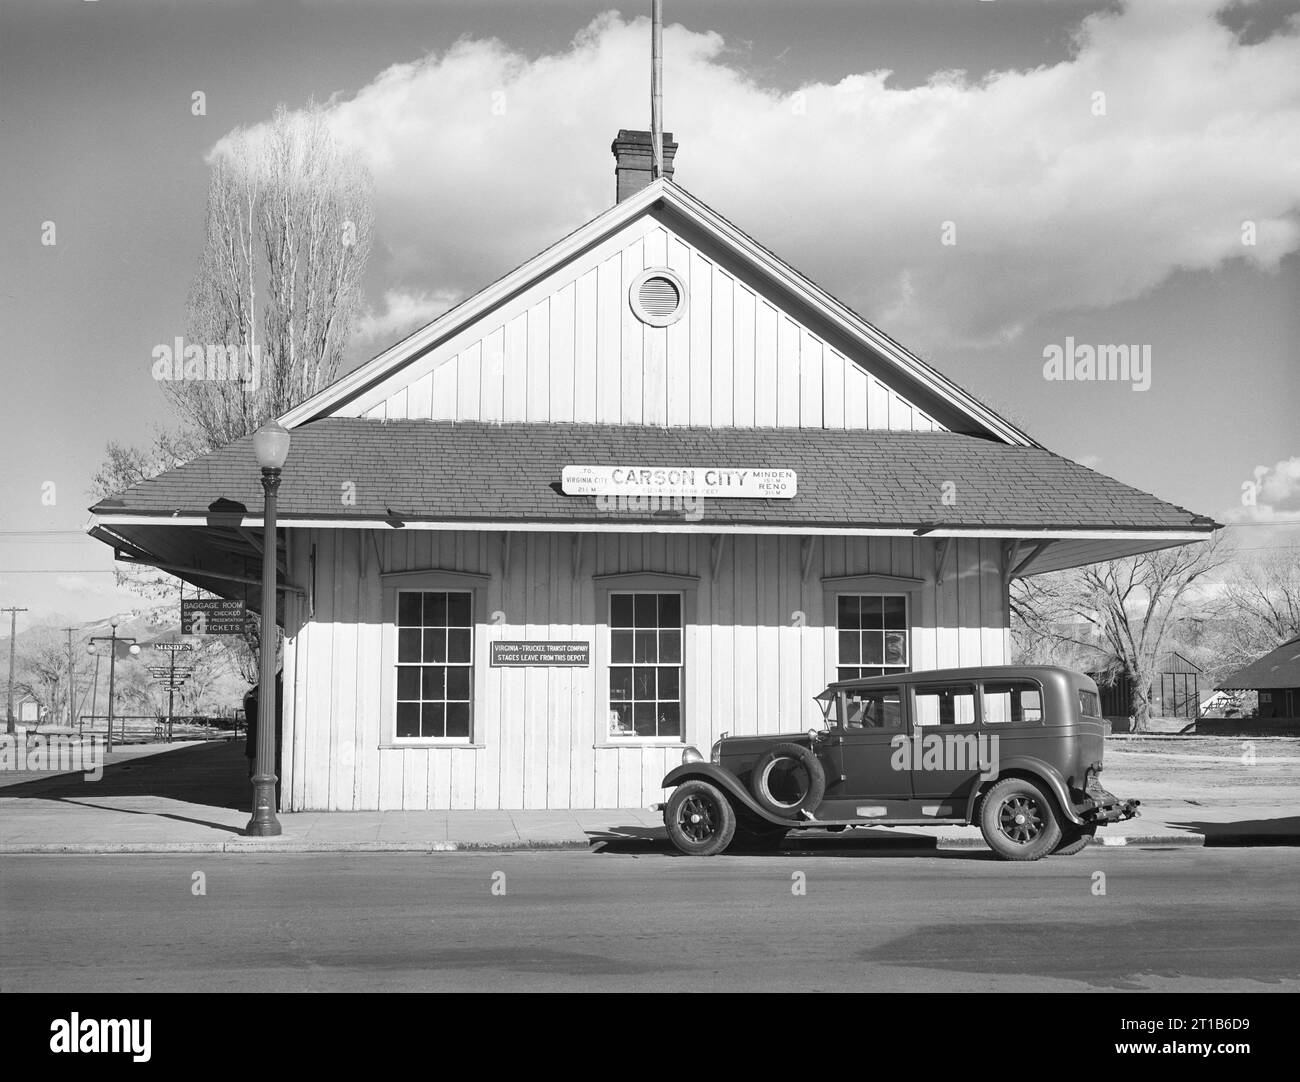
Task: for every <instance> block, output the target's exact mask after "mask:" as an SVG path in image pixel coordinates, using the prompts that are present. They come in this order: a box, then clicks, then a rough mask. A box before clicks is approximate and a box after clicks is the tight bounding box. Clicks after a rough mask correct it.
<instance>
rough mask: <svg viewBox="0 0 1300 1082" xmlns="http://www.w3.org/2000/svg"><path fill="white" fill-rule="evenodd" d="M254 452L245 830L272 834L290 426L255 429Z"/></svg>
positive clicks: (253, 834) (276, 827)
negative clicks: (256, 623)
mask: <svg viewBox="0 0 1300 1082" xmlns="http://www.w3.org/2000/svg"><path fill="white" fill-rule="evenodd" d="M253 453H254V454H255V455H256V456H257V464H258V465H259V466H261V468H262V491H263V493H264V500H263V507H262V634H261V639H262V657H261V664H260V665H259V666H258V669H259V679H258V687H257V736H256V745H255V748H254V751H255V753H256V759H255V760H254V766H253V814H252V817H251V818H250V819H249V820H248V826H247V827H245V828H244V833H245V834H246V835H249V836H250V837H256V838H270V837H275V836H276V835H278V834H279V833H280V820H279V819H277V818H276V816H275V811H276V809H275V782H276V776H275V768H276V762H275V736H276V733H275V708H276V703H275V638H276V631H275V629H276V622H275V588H276V551H277V545H276V537H275V500H276V493H277V491H278V490H279V488H280V470H281V468H282V467H283V466H284V461H285V459H286V458H288V457H289V432H288V430H287V429H286V428H284V427H283V426H282V425H280V424H279V423H278V422H276V421H268V422H267V423H266V424H264V425H263V426H262V427H261V428H259V429H258V430H257V431H256V432H254V433H253Z"/></svg>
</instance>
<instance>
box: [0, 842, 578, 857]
mask: <svg viewBox="0 0 1300 1082" xmlns="http://www.w3.org/2000/svg"><path fill="white" fill-rule="evenodd" d="M592 844H593V843H592V842H591V841H590V840H587V839H584V840H582V841H578V840H577V839H573V840H571V841H517V842H451V841H447V842H312V841H300V840H297V839H293V838H287V839H284V840H276V839H272V838H241V839H239V840H238V841H227V842H103V843H89V842H43V843H35V842H33V843H30V844H29V843H25V842H12V843H5V844H0V856H16V855H23V854H29V855H30V854H47V855H48V854H57V853H63V854H67V855H69V856H93V855H115V856H121V855H128V854H147V853H475V852H480V853H498V852H511V851H532V852H545V851H548V850H586V849H590V848H591V846H592Z"/></svg>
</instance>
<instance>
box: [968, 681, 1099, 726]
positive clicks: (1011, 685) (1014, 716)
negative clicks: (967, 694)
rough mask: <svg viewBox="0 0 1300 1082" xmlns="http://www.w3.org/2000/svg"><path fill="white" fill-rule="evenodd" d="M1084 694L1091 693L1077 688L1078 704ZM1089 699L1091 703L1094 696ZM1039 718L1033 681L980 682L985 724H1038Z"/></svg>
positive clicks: (1038, 699) (1040, 703) (1039, 698)
mask: <svg viewBox="0 0 1300 1082" xmlns="http://www.w3.org/2000/svg"><path fill="white" fill-rule="evenodd" d="M1085 695H1092V692H1091V691H1082V690H1081V691H1080V692H1079V702H1080V704H1083V702H1084V699H1083V697H1084V696H1085ZM1092 698H1093V701H1094V702H1095V701H1096V699H1097V696H1096V695H1092ZM1084 712H1085V713H1086V712H1087V711H1086V710H1085V711H1084ZM1042 721H1043V693H1042V692H1041V691H1040V690H1039V689H1038V685H1037V684H1031V683H1029V682H1028V681H1027V680H1005V681H1003V680H999V681H992V680H990V681H987V682H986V683H985V684H984V724H985V725H1041V724H1042Z"/></svg>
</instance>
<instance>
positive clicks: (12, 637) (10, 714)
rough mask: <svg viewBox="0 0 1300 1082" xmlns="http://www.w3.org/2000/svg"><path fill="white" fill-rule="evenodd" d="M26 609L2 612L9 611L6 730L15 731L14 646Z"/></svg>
mask: <svg viewBox="0 0 1300 1082" xmlns="http://www.w3.org/2000/svg"><path fill="white" fill-rule="evenodd" d="M26 611H27V610H26V609H19V608H5V609H0V612H7V613H9V707H8V710H7V711H6V712H5V719H6V721H5V732H6V733H12V732H14V731H15V730H14V648H15V646H16V645H17V640H18V614H19V613H20V612H26Z"/></svg>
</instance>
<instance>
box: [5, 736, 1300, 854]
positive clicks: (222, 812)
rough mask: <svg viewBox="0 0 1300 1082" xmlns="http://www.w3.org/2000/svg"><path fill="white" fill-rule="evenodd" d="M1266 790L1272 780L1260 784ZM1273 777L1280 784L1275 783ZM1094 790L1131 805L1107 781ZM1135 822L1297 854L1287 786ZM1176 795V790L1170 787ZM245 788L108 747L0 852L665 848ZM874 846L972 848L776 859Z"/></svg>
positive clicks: (172, 758) (616, 823)
mask: <svg viewBox="0 0 1300 1082" xmlns="http://www.w3.org/2000/svg"><path fill="white" fill-rule="evenodd" d="M1269 780H1270V781H1271V780H1272V779H1269ZM1277 780H1278V781H1283V779H1277ZM1106 781H1107V784H1108V786H1109V787H1110V788H1111V789H1112V790H1113V791H1115V792H1117V793H1119V794H1121V795H1124V796H1129V795H1136V796H1139V797H1142V796H1143V794H1144V792H1146V791H1148V789H1145V788H1135V787H1133V786H1130V785H1126V784H1125V782H1124V780H1123V778H1122V776H1120V772H1119V771H1116V776H1111V775H1110V772H1109V771H1108V773H1107V778H1106ZM1151 789H1153V790H1154V791H1152V792H1151V800H1150V801H1149V802H1146V801H1144V804H1143V807H1142V816H1141V817H1140V818H1138V819H1134V820H1130V821H1129V822H1127V823H1121V824H1118V825H1115V826H1109V827H1103V828H1102V829H1101V830H1100V831H1099V833H1098V837H1097V838H1096V840H1095V841H1094V844H1100V845H1106V846H1114V845H1192V846H1197V845H1300V814H1297V807H1296V799H1295V798H1296V795H1297V790H1296V787H1295V786H1294V785H1290V784H1285V783H1283V784H1276V785H1274V784H1269V785H1265V786H1262V787H1252V788H1249V789H1243V790H1239V791H1238V792H1236V793H1233V794H1229V793H1225V792H1224V791H1222V790H1216V791H1214V792H1213V793H1208V792H1202V791H1201V790H1200V789H1197V790H1196V791H1195V795H1193V794H1192V792H1191V791H1190V790H1188V791H1186V792H1185V793H1184V795H1182V796H1180V797H1175V796H1173V795H1171V793H1172V790H1174V789H1175V786H1172V785H1169V784H1168V783H1166V784H1165V785H1156V786H1151ZM1180 791H1182V790H1180ZM248 798H249V785H248V779H247V769H246V766H245V760H244V758H243V754H242V744H240V745H234V744H187V745H185V744H183V745H153V746H147V745H146V746H136V747H129V748H125V749H122V750H121V751H115V752H114V754H113V756H111V757H110V758H109V761H108V763H107V764H106V767H105V770H104V776H103V778H102V779H101V780H99V781H97V782H92V781H87V780H85V779H84V778H83V777H82V775H80V774H57V775H55V774H48V773H47V774H35V775H33V774H22V775H20V774H12V773H10V774H4V775H0V854H6V853H176V852H228V853H236V852H283V853H302V852H444V851H456V850H476V849H477V850H509V849H589V848H592V847H595V846H605V847H608V848H615V849H620V850H626V851H629V852H635V851H655V850H658V851H669V850H670V846H669V843H668V841H667V839H666V836H665V834H664V829H663V823H662V819H661V818H660V815H659V813H658V812H654V811H651V810H649V809H647V808H614V809H597V810H583V811H478V812H476V811H411V812H296V813H285V814H282V815H281V816H280V822H281V825H282V827H283V830H284V833H283V834H282V835H281V836H280V837H278V838H245V837H243V835H242V832H243V828H244V824H245V823H246V822H247V821H248V810H247V808H248ZM875 845H883V846H887V847H889V848H891V849H892V848H899V849H909V850H916V849H919V850H924V849H936V848H937V849H965V848H983V847H984V843H983V840H982V838H981V837H980V833H979V830H978V829H977V828H975V827H953V826H933V827H895V828H884V827H871V828H863V829H858V830H853V831H849V832H845V833H842V834H825V833H823V832H820V831H814V832H810V833H803V834H795V835H792V837H791V838H790V840H789V841H788V842H787V843H786V846H787V848H788V849H790V848H793V849H799V848H805V847H806V848H816V849H822V848H827V847H831V848H835V847H854V848H856V847H859V846H875Z"/></svg>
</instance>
